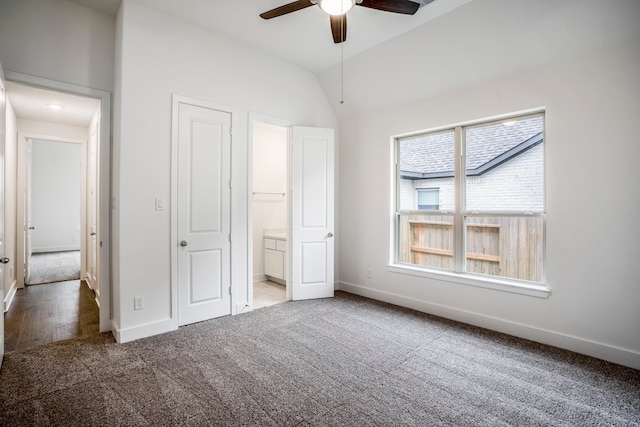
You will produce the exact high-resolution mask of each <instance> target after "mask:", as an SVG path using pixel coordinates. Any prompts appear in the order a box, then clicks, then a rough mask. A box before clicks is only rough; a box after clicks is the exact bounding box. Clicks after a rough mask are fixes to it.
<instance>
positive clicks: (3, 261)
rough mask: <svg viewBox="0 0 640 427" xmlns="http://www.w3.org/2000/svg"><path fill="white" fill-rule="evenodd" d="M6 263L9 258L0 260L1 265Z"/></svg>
mask: <svg viewBox="0 0 640 427" xmlns="http://www.w3.org/2000/svg"><path fill="white" fill-rule="evenodd" d="M8 262H9V258H7V257H4V258H0V263H2V264H6V263H8Z"/></svg>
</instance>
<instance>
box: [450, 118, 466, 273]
mask: <svg viewBox="0 0 640 427" xmlns="http://www.w3.org/2000/svg"><path fill="white" fill-rule="evenodd" d="M454 135H455V147H454V156H455V159H456V161H455V171H454V175H455V178H454V180H455V199H456V203H455V214H454V221H453V223H454V250H453V270H454V271H455V272H456V273H462V272H464V263H465V256H464V240H465V237H464V234H465V227H464V215H463V212H464V209H465V200H464V194H465V189H464V184H465V180H464V178H465V176H464V174H465V172H464V171H465V168H464V152H465V150H464V140H463V130H462V127H459V126H458V127H456V128H455V131H454Z"/></svg>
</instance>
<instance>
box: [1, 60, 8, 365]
mask: <svg viewBox="0 0 640 427" xmlns="http://www.w3.org/2000/svg"><path fill="white" fill-rule="evenodd" d="M5 103H6V94H5V90H4V72H3V71H2V65H1V64H0V302H4V265H5V264H6V263H7V262H8V261H9V260H7V259H6V258H5V257H4V139H5ZM3 306H4V304H3ZM3 356H4V315H2V316H0V367H1V366H2V358H3Z"/></svg>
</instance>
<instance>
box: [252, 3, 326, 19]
mask: <svg viewBox="0 0 640 427" xmlns="http://www.w3.org/2000/svg"><path fill="white" fill-rule="evenodd" d="M314 5H315V3H311V1H309V0H298V1H294V2H293V3H288V4H285V5H283V6H280V7H276V8H275V9H271V10H268V11H266V12H264V13H261V14H260V17H261V18H262V19H271V18H277V17H278V16H282V15H286V14H287V13H291V12H296V11H298V10H300V9H305V8H307V7H310V6H314Z"/></svg>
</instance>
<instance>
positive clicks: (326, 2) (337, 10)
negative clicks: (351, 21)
mask: <svg viewBox="0 0 640 427" xmlns="http://www.w3.org/2000/svg"><path fill="white" fill-rule="evenodd" d="M318 4H319V5H320V8H321V9H322V10H324V11H325V12H326V13H328V14H329V15H334V16H339V15H344V14H345V13H347V12H349V11H350V10H351V8H352V7H353V6H355V4H356V0H319V1H318Z"/></svg>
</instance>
